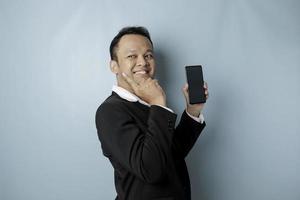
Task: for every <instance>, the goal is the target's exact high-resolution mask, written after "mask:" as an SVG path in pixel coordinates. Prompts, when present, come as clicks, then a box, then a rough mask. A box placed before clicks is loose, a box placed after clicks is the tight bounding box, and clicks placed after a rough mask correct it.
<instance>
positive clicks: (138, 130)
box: [96, 92, 205, 200]
mask: <svg viewBox="0 0 300 200" xmlns="http://www.w3.org/2000/svg"><path fill="white" fill-rule="evenodd" d="M175 121H176V114H174V113H172V112H170V111H168V110H166V109H164V108H162V107H160V106H155V105H153V106H151V107H148V106H146V105H143V104H141V103H139V102H129V101H127V100H125V99H122V98H121V97H119V96H118V95H117V94H116V93H115V92H113V93H112V95H111V96H109V97H108V98H107V99H106V100H105V101H104V102H103V103H102V104H101V105H100V106H99V108H98V110H97V112H96V127H97V131H98V137H99V140H100V142H101V147H102V151H103V154H104V156H106V157H107V158H108V159H109V160H110V162H111V164H112V166H113V168H114V175H115V187H116V191H117V197H116V199H118V200H150V199H151V200H154V199H157V200H171V199H172V200H190V199H191V191H190V181H189V176H188V172H187V168H186V164H185V161H184V158H185V157H186V156H187V154H188V153H189V151H190V150H191V148H192V147H193V145H194V143H195V142H196V140H197V138H198V136H199V135H200V133H201V131H202V129H203V128H204V126H205V122H204V123H203V124H200V123H198V122H196V121H195V120H193V119H192V118H190V117H189V116H188V115H187V114H186V112H185V111H184V112H183V114H182V116H181V120H180V122H179V124H178V126H177V127H176V129H175V128H174V127H175Z"/></svg>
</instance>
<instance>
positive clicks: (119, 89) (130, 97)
mask: <svg viewBox="0 0 300 200" xmlns="http://www.w3.org/2000/svg"><path fill="white" fill-rule="evenodd" d="M112 91H114V92H115V93H117V94H118V95H119V96H120V97H121V98H122V99H125V100H127V101H130V102H137V101H138V102H139V103H141V104H144V105H146V106H149V107H150V104H148V103H147V102H145V101H143V100H142V99H140V98H139V97H138V96H136V95H134V94H132V93H131V92H129V91H128V90H126V89H124V88H122V87H119V86H116V85H114V86H113V88H112ZM160 107H162V108H164V109H167V110H168V111H170V112H172V113H174V112H173V110H171V109H170V108H167V107H165V106H160ZM185 112H186V113H187V115H188V116H190V117H191V118H192V119H194V120H195V121H197V122H199V123H201V124H202V123H203V122H204V116H203V114H202V113H201V114H200V115H199V117H194V116H192V115H190V114H189V113H188V112H187V111H186V110H185Z"/></svg>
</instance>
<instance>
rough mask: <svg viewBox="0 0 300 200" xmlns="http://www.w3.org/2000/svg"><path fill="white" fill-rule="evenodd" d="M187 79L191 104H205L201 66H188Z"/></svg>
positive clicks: (186, 69)
mask: <svg viewBox="0 0 300 200" xmlns="http://www.w3.org/2000/svg"><path fill="white" fill-rule="evenodd" d="M185 71H186V79H187V83H188V85H189V89H188V90H189V99H190V104H197V103H205V102H206V96H205V90H204V87H203V86H204V80H203V72H202V66H201V65H193V66H186V67H185Z"/></svg>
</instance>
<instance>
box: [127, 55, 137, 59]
mask: <svg viewBox="0 0 300 200" xmlns="http://www.w3.org/2000/svg"><path fill="white" fill-rule="evenodd" d="M127 58H129V59H134V58H136V55H129V56H127Z"/></svg>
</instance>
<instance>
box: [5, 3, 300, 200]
mask: <svg viewBox="0 0 300 200" xmlns="http://www.w3.org/2000/svg"><path fill="white" fill-rule="evenodd" d="M299 19H300V1H298V0H277V1H271V0H264V1H261V0H226V1H225V0H211V1H208V0H207V1H205V0H193V1H192V0H156V1H155V0H152V1H146V0H145V1H140V0H127V1H125V0H118V1H116V0H85V1H71V0H51V1H50V0H49V1H41V0H40V1H39V0H27V1H23V0H0V78H1V80H0V90H1V93H0V95H1V96H0V113H1V116H0V199H1V200H41V199H43V200H68V199H72V200H79V199H80V200H82V199H85V200H110V199H114V197H115V195H116V193H115V189H114V182H113V169H112V167H111V165H110V163H109V161H108V160H107V159H106V158H105V157H104V156H103V155H102V150H101V147H100V143H99V141H98V138H97V133H96V128H95V122H94V116H95V111H96V109H97V107H98V106H99V105H100V103H101V102H102V101H103V100H104V99H105V98H106V97H107V96H109V95H110V93H111V88H112V85H113V84H115V77H114V75H113V74H112V73H111V72H110V70H109V65H108V64H109V51H108V48H109V44H110V42H111V40H112V38H113V37H114V36H115V34H116V33H117V32H118V31H119V30H120V29H121V28H122V27H124V26H128V25H142V26H145V27H147V28H148V29H149V31H150V33H151V35H152V39H153V41H154V48H155V52H156V58H157V78H158V79H159V81H160V83H161V85H162V86H163V88H164V89H165V91H166V93H167V96H168V106H169V107H170V108H171V109H173V110H174V111H175V112H176V113H178V114H179V115H180V114H181V112H182V111H183V109H184V106H185V105H184V103H185V102H184V98H183V95H182V93H181V88H182V86H183V85H184V83H185V73H184V66H185V65H193V64H202V65H203V70H204V78H205V80H206V81H207V82H208V85H209V90H210V98H209V101H208V102H207V104H206V107H205V110H204V115H205V119H206V122H207V127H206V128H205V130H204V131H203V132H202V135H201V136H200V137H199V139H198V142H197V143H196V145H195V146H194V148H193V149H192V151H191V153H190V154H189V156H188V158H187V164H188V168H189V172H190V177H191V184H192V196H193V200H201V199H205V200H283V199H285V200H299V199H300V190H299V185H300V173H299V172H300V123H299V119H300V112H299V111H300V109H299V102H300V23H299Z"/></svg>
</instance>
